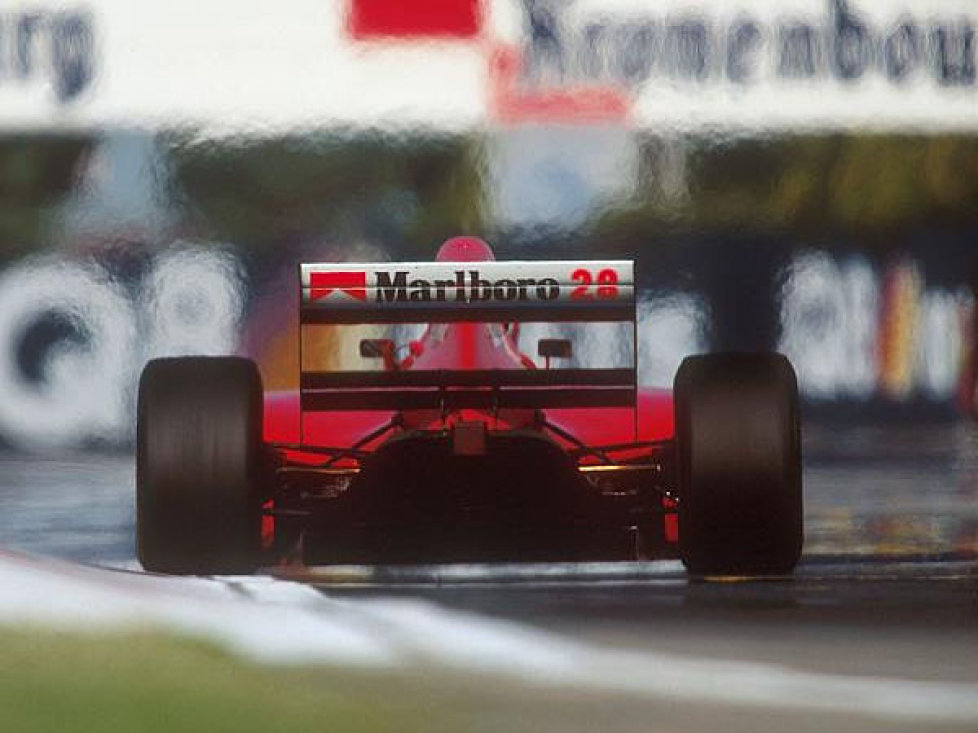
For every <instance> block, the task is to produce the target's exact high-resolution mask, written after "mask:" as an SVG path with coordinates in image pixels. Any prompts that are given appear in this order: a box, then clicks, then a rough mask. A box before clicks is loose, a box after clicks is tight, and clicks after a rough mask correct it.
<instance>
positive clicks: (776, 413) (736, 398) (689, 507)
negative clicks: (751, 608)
mask: <svg viewBox="0 0 978 733" xmlns="http://www.w3.org/2000/svg"><path fill="white" fill-rule="evenodd" d="M674 397H675V412H676V448H677V455H678V482H679V487H678V488H679V551H680V556H681V558H682V561H683V564H684V565H685V566H686V568H687V570H688V571H689V572H690V573H692V574H695V575H725V576H729V575H781V574H786V573H790V572H791V571H792V570H793V569H794V567H795V565H796V564H797V562H798V559H799V557H800V556H801V547H802V541H803V519H802V481H801V440H800V428H799V409H798V383H797V380H796V377H795V372H794V369H793V368H792V366H791V363H790V362H789V361H788V359H786V358H785V357H784V356H782V355H781V354H776V353H761V354H707V355H701V356H691V357H687V358H686V359H685V360H684V361H683V363H682V365H681V366H680V367H679V370H678V372H677V373H676V379H675V384H674Z"/></svg>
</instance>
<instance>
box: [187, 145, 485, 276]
mask: <svg viewBox="0 0 978 733" xmlns="http://www.w3.org/2000/svg"><path fill="white" fill-rule="evenodd" d="M171 151H172V153H171V155H172V164H173V172H174V183H175V184H176V185H177V186H178V187H179V189H180V194H181V195H182V196H183V198H184V200H185V203H186V204H187V209H188V211H189V212H190V215H191V219H193V220H195V221H196V225H197V226H198V227H202V228H203V229H204V230H205V231H206V232H207V233H208V234H209V235H210V236H212V237H216V238H218V239H221V240H224V241H230V242H234V243H236V244H240V245H244V246H246V247H247V248H249V249H251V250H252V251H253V252H254V253H255V254H256V255H258V256H259V257H261V256H263V255H266V256H274V254H273V253H274V252H275V251H276V250H282V249H283V248H284V249H296V248H298V249H299V250H302V249H305V248H308V247H310V246H323V245H326V246H329V245H333V246H351V245H355V244H357V243H361V242H363V241H364V240H368V241H369V242H370V243H371V244H377V245H382V246H384V247H385V248H387V249H389V250H391V251H392V252H393V253H396V254H397V255H398V256H404V257H418V258H420V259H427V258H429V257H430V256H431V248H432V243H433V242H438V241H439V240H440V239H441V238H443V237H444V236H447V235H449V234H454V233H457V232H459V231H479V230H480V229H481V228H482V227H483V221H482V217H483V206H482V201H483V192H482V185H483V183H482V182H483V178H484V176H483V175H482V172H481V169H480V166H481V157H480V148H479V145H478V142H473V141H471V140H467V139H464V138H459V137H444V138H437V137H427V138H424V137H418V136H412V137H407V136H405V137H393V136H389V137H382V136H363V135H358V136H355V137H354V136H350V137H339V136H325V135H323V136H313V137H303V138H283V139H274V140H266V141H259V142H248V143H241V142H235V141H230V142H221V143H219V142H209V143H206V144H195V143H193V142H192V141H179V140H175V141H173V143H172V147H171Z"/></svg>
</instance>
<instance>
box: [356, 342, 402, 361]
mask: <svg viewBox="0 0 978 733" xmlns="http://www.w3.org/2000/svg"><path fill="white" fill-rule="evenodd" d="M393 353H394V342H393V341H391V340H390V339H360V356H362V357H363V358H364V359H383V358H384V357H388V356H390V355H392V354H393Z"/></svg>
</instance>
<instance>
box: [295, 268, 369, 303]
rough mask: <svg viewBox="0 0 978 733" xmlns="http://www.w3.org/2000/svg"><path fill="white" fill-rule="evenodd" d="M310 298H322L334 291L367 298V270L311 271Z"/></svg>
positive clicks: (356, 297) (360, 298) (344, 294)
mask: <svg viewBox="0 0 978 733" xmlns="http://www.w3.org/2000/svg"><path fill="white" fill-rule="evenodd" d="M309 278H310V285H311V287H310V293H309V298H310V300H322V299H323V298H328V297H330V296H331V295H333V293H337V294H339V295H343V296H346V297H348V298H355V299H356V300H366V299H367V273H365V272H313V273H310V276H309Z"/></svg>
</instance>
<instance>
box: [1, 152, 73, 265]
mask: <svg viewBox="0 0 978 733" xmlns="http://www.w3.org/2000/svg"><path fill="white" fill-rule="evenodd" d="M91 145H92V143H91V140H90V139H88V138H84V137H63V136H62V137H53V136H13V137H4V138H2V139H0V259H2V260H7V259H9V258H11V257H13V256H16V255H19V254H23V253H25V252H29V251H31V250H34V249H36V248H38V247H40V246H43V245H44V244H45V242H43V241H42V240H43V238H44V236H45V231H46V225H47V223H48V217H49V216H50V215H51V213H52V212H53V209H54V207H56V206H57V205H58V204H59V203H60V202H61V200H62V199H63V197H64V196H65V195H66V194H67V193H68V192H69V191H70V190H71V189H72V187H73V186H74V185H75V183H76V179H77V171H78V169H79V162H80V161H82V160H83V159H84V156H85V155H86V154H87V152H88V151H89V150H90V148H91Z"/></svg>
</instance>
